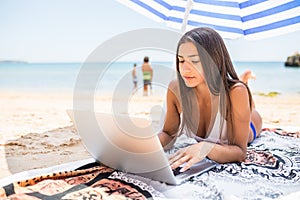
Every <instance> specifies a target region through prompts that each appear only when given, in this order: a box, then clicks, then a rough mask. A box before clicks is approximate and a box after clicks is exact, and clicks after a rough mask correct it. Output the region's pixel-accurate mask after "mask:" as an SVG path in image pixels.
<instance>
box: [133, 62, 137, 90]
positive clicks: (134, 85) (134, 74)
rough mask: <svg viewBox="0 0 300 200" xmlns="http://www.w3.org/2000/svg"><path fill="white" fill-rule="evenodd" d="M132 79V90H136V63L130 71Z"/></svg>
mask: <svg viewBox="0 0 300 200" xmlns="http://www.w3.org/2000/svg"><path fill="white" fill-rule="evenodd" d="M132 79H133V90H134V91H135V90H136V89H137V72H136V63H134V64H133V69H132Z"/></svg>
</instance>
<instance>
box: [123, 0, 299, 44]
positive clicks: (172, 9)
mask: <svg viewBox="0 0 300 200" xmlns="http://www.w3.org/2000/svg"><path fill="white" fill-rule="evenodd" d="M118 1H119V2H120V3H122V4H125V5H126V6H129V7H130V8H132V9H133V10H135V11H137V12H139V13H141V14H143V15H145V16H147V17H150V18H151V19H154V20H157V21H160V22H166V23H167V25H168V26H169V27H172V28H175V29H179V30H181V32H182V33H184V32H185V31H188V30H190V29H192V28H195V27H201V26H208V27H212V28H214V29H215V30H216V31H218V32H219V33H220V35H222V37H224V38H229V39H235V38H238V37H244V38H245V39H248V40H257V39H263V38H267V37H272V36H277V35H281V34H286V33H290V32H293V31H298V30H300V0H236V1H234V0H118Z"/></svg>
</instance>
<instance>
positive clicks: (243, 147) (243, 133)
mask: <svg viewBox="0 0 300 200" xmlns="http://www.w3.org/2000/svg"><path fill="white" fill-rule="evenodd" d="M230 98H231V102H232V124H233V129H232V128H230V123H231V122H230V121H227V135H228V145H216V146H215V147H214V148H213V149H212V151H211V152H210V153H209V154H208V157H209V158H210V159H212V160H215V161H217V162H219V163H226V162H236V161H244V160H245V158H246V153H247V144H248V138H249V134H250V119H251V108H250V102H249V95H248V90H247V88H246V87H245V86H244V85H243V84H241V83H238V84H236V85H235V86H233V88H232V89H231V92H230Z"/></svg>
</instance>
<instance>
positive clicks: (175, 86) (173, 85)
mask: <svg viewBox="0 0 300 200" xmlns="http://www.w3.org/2000/svg"><path fill="white" fill-rule="evenodd" d="M168 88H169V89H179V83H178V80H177V79H173V80H171V81H170V83H169V86H168Z"/></svg>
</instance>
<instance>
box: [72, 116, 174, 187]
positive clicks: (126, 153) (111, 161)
mask: <svg viewBox="0 0 300 200" xmlns="http://www.w3.org/2000/svg"><path fill="white" fill-rule="evenodd" d="M67 113H68V115H69V116H70V118H71V119H72V120H73V122H74V124H75V126H76V128H77V130H78V132H79V135H80V137H81V139H82V141H83V144H84V146H85V147H86V149H87V150H88V151H89V153H90V154H91V155H92V156H93V157H94V158H95V159H96V160H98V161H100V162H101V163H103V164H104V165H107V166H109V167H112V168H115V169H119V170H122V171H125V172H130V173H134V174H146V175H148V178H152V179H155V180H159V181H164V182H168V183H171V184H176V181H175V179H173V178H168V179H169V180H166V178H165V177H164V178H163V177H162V176H160V175H153V172H155V171H157V172H158V171H161V170H163V169H164V170H166V172H164V173H172V171H171V169H170V167H169V163H168V160H167V158H166V156H165V153H164V151H163V148H162V146H161V144H160V141H159V139H158V137H157V134H156V133H155V132H154V131H153V129H152V127H151V126H150V124H151V122H150V120H147V119H143V118H138V117H129V116H128V115H116V116H114V115H113V114H108V113H95V112H91V111H82V110H67ZM128 124H130V125H131V126H129V125H128ZM132 124H139V125H141V124H142V125H144V126H143V127H141V126H138V125H135V126H134V125H133V126H132ZM160 173H162V172H160ZM149 176H150V177H149ZM172 179H173V180H172Z"/></svg>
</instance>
